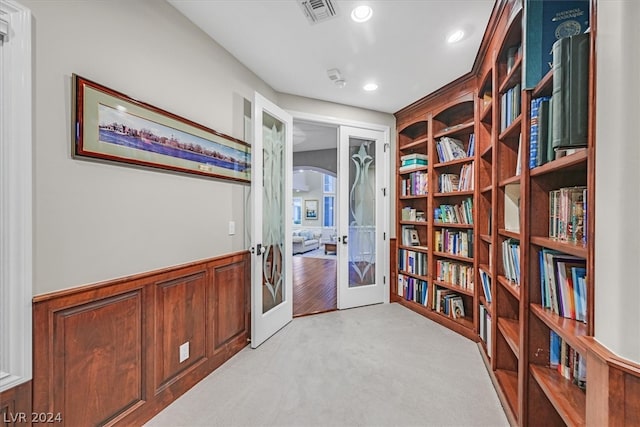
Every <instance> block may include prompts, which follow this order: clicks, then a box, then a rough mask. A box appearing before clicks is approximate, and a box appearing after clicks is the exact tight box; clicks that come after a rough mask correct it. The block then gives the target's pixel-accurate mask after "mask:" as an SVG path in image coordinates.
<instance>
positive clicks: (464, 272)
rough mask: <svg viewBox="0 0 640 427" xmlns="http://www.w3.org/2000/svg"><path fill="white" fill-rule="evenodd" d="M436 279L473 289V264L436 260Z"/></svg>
mask: <svg viewBox="0 0 640 427" xmlns="http://www.w3.org/2000/svg"><path fill="white" fill-rule="evenodd" d="M436 279H437V280H439V281H441V282H446V283H450V284H452V285H456V286H460V287H461V288H462V289H467V290H469V291H473V266H472V265H469V264H463V263H460V262H455V261H448V260H443V259H439V260H437V261H436Z"/></svg>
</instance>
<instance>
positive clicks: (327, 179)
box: [322, 174, 336, 193]
mask: <svg viewBox="0 0 640 427" xmlns="http://www.w3.org/2000/svg"><path fill="white" fill-rule="evenodd" d="M322 183H323V189H324V192H325V193H335V192H336V190H335V185H336V184H335V183H336V178H335V177H334V176H331V175H326V174H324V175H322Z"/></svg>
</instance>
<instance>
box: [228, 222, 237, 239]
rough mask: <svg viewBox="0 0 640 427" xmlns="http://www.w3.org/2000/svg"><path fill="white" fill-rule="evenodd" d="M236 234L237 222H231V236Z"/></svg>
mask: <svg viewBox="0 0 640 427" xmlns="http://www.w3.org/2000/svg"><path fill="white" fill-rule="evenodd" d="M234 234H236V222H235V221H229V236H233V235H234Z"/></svg>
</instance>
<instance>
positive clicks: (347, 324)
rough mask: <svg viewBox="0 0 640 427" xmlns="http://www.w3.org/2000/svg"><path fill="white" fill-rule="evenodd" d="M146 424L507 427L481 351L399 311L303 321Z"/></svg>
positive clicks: (373, 309)
mask: <svg viewBox="0 0 640 427" xmlns="http://www.w3.org/2000/svg"><path fill="white" fill-rule="evenodd" d="M147 425H148V426H508V425H509V424H508V422H507V418H506V416H505V414H504V411H503V409H502V407H501V405H500V402H499V400H498V398H497V395H496V392H495V390H494V388H493V385H492V383H491V380H490V379H489V375H488V373H487V371H486V369H485V367H484V363H483V362H482V358H481V356H480V354H479V351H478V348H477V345H476V344H475V343H473V342H472V341H469V340H467V339H465V338H463V337H461V336H460V335H458V334H456V333H454V332H451V331H450V330H448V329H446V328H444V327H442V326H440V325H438V324H437V323H434V322H432V321H430V320H429V319H427V318H425V317H423V316H420V315H418V314H416V313H414V312H412V311H410V310H408V309H406V308H404V307H402V306H400V305H398V304H380V305H374V306H368V307H362V308H357V309H351V310H342V311H334V312H330V313H326V314H319V315H315V316H308V317H301V318H296V319H294V320H293V322H291V323H290V324H289V325H287V326H286V327H285V328H283V329H282V330H281V331H279V332H278V333H277V334H276V335H274V336H273V337H271V338H270V339H269V340H268V341H267V342H265V343H264V344H262V345H261V346H260V347H259V348H258V349H256V350H251V349H250V348H248V347H247V348H245V349H243V350H242V351H240V352H239V353H238V354H237V355H236V356H234V357H233V358H231V360H229V361H228V362H227V363H225V364H224V365H222V366H221V367H220V368H218V369H217V370H216V371H214V372H213V373H212V374H211V375H209V376H208V377H207V378H205V379H204V380H202V381H201V382H200V383H198V384H197V385H196V386H195V387H193V388H192V389H191V390H189V391H188V392H187V393H185V394H184V395H183V396H182V397H180V398H179V399H178V400H176V401H175V402H173V403H172V404H171V405H170V406H169V407H167V408H166V409H165V410H164V411H162V412H161V413H160V414H158V415H157V416H156V417H155V418H153V419H152V420H150V421H149V423H148V424H147Z"/></svg>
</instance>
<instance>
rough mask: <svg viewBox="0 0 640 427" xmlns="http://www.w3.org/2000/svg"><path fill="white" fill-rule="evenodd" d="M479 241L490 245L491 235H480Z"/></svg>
mask: <svg viewBox="0 0 640 427" xmlns="http://www.w3.org/2000/svg"><path fill="white" fill-rule="evenodd" d="M480 240H482V241H483V242H487V243H491V235H489V234H481V235H480Z"/></svg>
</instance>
